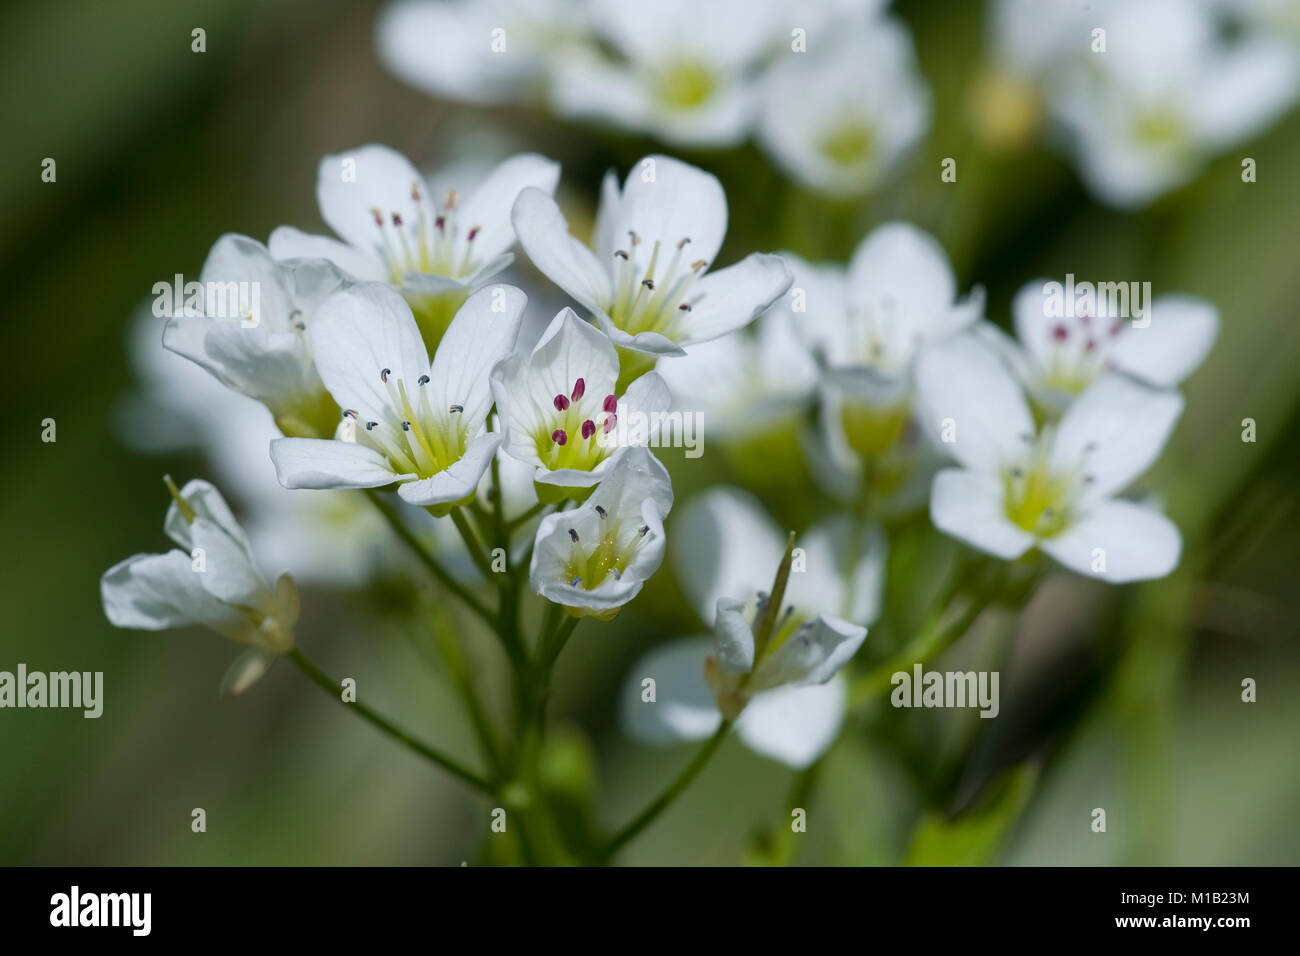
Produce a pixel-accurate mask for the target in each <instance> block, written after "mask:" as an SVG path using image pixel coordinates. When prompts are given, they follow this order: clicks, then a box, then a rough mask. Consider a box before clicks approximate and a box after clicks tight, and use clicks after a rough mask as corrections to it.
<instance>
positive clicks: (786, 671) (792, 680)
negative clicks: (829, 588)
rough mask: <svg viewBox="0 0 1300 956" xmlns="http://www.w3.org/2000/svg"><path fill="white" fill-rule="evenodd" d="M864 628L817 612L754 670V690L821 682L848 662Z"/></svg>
mask: <svg viewBox="0 0 1300 956" xmlns="http://www.w3.org/2000/svg"><path fill="white" fill-rule="evenodd" d="M866 637H867V629H866V628H865V627H860V626H859V625H857V624H850V623H849V622H848V621H845V620H841V619H840V618H838V617H833V616H831V615H827V614H819V615H818V616H817V617H815V618H813V619H812V620H811V621H809V622H808V623H807V624H805V625H804V626H803V627H800V628H799V629H798V630H797V631H796V632H795V633H794V634H792V635H790V637H788V638H786V640H785V641H784V642H783V643H782V644H781V646H780V647H778V648H777V649H776V650H775V651H773V652H772V653H771V654H769V655H765V657H764V659H763V661H762V662H761V663H760V664H759V665H758V669H757V670H756V671H755V673H754V679H753V681H752V682H751V686H752V687H753V688H754V689H755V690H765V689H768V688H772V687H784V686H787V685H790V686H801V685H804V684H824V683H826V682H827V681H828V680H830V679H831V678H832V677H834V676H835V675H836V674H837V673H839V671H840V669H841V668H842V667H844V665H845V664H847V663H848V662H849V659H850V658H851V657H852V656H853V655H854V654H856V653H857V652H858V648H859V647H861V646H862V642H863V641H864V640H866Z"/></svg>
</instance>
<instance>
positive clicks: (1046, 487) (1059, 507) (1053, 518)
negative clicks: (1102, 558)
mask: <svg viewBox="0 0 1300 956" xmlns="http://www.w3.org/2000/svg"><path fill="white" fill-rule="evenodd" d="M1003 482H1004V485H1005V489H1006V496H1005V499H1004V500H1005V507H1006V514H1007V518H1008V519H1010V521H1011V522H1012V524H1014V525H1016V526H1017V527H1019V528H1023V529H1024V530H1025V531H1028V532H1029V533H1031V534H1034V535H1037V536H1038V537H1041V538H1050V537H1052V536H1053V535H1056V534H1059V533H1060V532H1062V531H1064V530H1065V529H1066V527H1068V526H1069V524H1070V499H1071V497H1072V493H1073V490H1074V489H1073V482H1072V481H1070V480H1069V479H1066V478H1061V477H1058V476H1055V475H1053V474H1052V473H1051V472H1050V471H1049V470H1048V467H1047V462H1046V461H1045V457H1044V456H1042V455H1037V456H1035V459H1034V460H1033V461H1032V462H1031V463H1030V465H1029V466H1028V467H1027V468H1017V469H1013V470H1012V471H1009V472H1007V473H1006V475H1005V476H1004V478H1003Z"/></svg>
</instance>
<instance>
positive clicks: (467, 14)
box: [375, 0, 589, 103]
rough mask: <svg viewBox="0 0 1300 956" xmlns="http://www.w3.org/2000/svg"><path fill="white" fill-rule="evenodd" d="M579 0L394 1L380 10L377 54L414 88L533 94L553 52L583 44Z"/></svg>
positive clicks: (456, 94)
mask: <svg viewBox="0 0 1300 956" xmlns="http://www.w3.org/2000/svg"><path fill="white" fill-rule="evenodd" d="M586 7H587V4H586V3H585V2H584V0H445V2H444V0H398V2H396V3H390V4H389V5H388V6H386V7H385V8H384V9H383V11H382V12H381V13H380V15H379V22H378V25H377V27H376V31H375V40H376V46H377V47H378V50H379V58H380V60H381V61H383V63H384V65H385V66H387V67H388V68H389V69H390V70H392V71H393V73H395V74H396V75H397V76H398V77H399V78H400V79H402V80H404V81H406V82H407V83H409V84H411V85H412V86H414V87H416V88H418V89H421V90H424V91H425V92H427V93H432V94H434V95H435V96H446V97H449V98H451V99H456V100H465V101H468V102H471V103H496V102H502V101H510V100H518V99H533V98H536V97H537V96H538V94H539V93H540V92H541V89H544V87H545V83H546V78H547V74H548V73H549V71H550V68H551V65H552V63H553V62H554V60H555V59H556V57H558V56H561V55H563V53H564V51H565V50H566V49H567V48H568V47H569V46H571V45H573V44H576V43H583V42H586V41H587V40H588V39H589V37H588V28H587V10H586Z"/></svg>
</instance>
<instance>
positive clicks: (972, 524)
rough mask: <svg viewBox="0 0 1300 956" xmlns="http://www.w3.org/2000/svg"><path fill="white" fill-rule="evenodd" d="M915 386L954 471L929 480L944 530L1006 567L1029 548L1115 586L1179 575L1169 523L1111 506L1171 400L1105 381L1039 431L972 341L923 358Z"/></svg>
mask: <svg viewBox="0 0 1300 956" xmlns="http://www.w3.org/2000/svg"><path fill="white" fill-rule="evenodd" d="M917 379H918V390H919V394H920V401H921V404H922V406H923V408H924V410H925V413H924V420H925V421H926V423H927V424H928V425H929V426H930V427H932V428H933V429H934V431H935V433H936V434H937V435H938V436H939V438H940V439H941V440H942V439H943V438H944V436H945V433H946V434H947V436H948V438H949V441H948V442H946V443H944V444H943V445H942V447H944V448H946V449H947V450H948V451H949V452H950V453H951V454H952V456H953V457H954V458H955V459H956V460H957V461H958V462H959V463H960V464H961V466H962V467H961V468H948V469H945V470H943V471H941V472H939V474H937V475H936V476H935V479H934V486H933V488H932V492H931V499H930V517H931V520H933V522H934V524H935V526H936V527H938V528H939V529H940V530H941V531H944V532H945V533H947V534H950V535H952V536H953V537H956V538H960V539H961V540H963V541H965V542H967V543H968V544H970V545H972V546H973V547H976V548H978V549H980V550H981V551H985V552H987V553H989V554H992V555H994V556H996V557H998V558H1002V559H1003V560H1012V559H1015V558H1018V557H1020V556H1021V555H1023V554H1025V553H1026V552H1027V551H1029V550H1030V549H1031V548H1037V549H1038V550H1040V551H1042V552H1044V553H1045V554H1048V555H1050V556H1051V557H1053V558H1055V559H1056V560H1057V561H1059V562H1060V563H1061V564H1063V565H1065V566H1066V567H1067V568H1069V569H1071V570H1073V571H1077V572H1079V573H1080V574H1086V575H1090V576H1093V577H1097V578H1101V579H1103V580H1106V581H1111V582H1114V583H1122V582H1126V581H1135V580H1140V579H1144V578H1158V577H1163V576H1164V575H1166V574H1168V573H1169V572H1170V571H1172V570H1173V569H1174V567H1176V566H1177V564H1178V557H1179V552H1180V550H1181V539H1180V537H1179V534H1178V529H1177V528H1176V527H1175V526H1174V525H1173V523H1172V522H1171V521H1170V520H1169V519H1168V518H1166V517H1165V516H1164V515H1162V514H1159V513H1158V512H1156V511H1154V510H1152V509H1150V508H1146V507H1143V506H1141V505H1138V504H1135V503H1133V502H1129V501H1123V500H1120V499H1117V498H1115V497H1114V496H1115V495H1116V494H1117V493H1118V492H1120V491H1122V490H1123V489H1124V488H1125V487H1126V486H1127V485H1129V484H1130V483H1131V482H1132V481H1133V480H1134V479H1135V478H1137V477H1138V476H1139V475H1141V474H1142V473H1143V472H1144V471H1146V469H1147V468H1148V467H1149V466H1150V465H1151V463H1152V462H1153V461H1154V460H1155V459H1156V457H1157V456H1158V455H1159V454H1160V450H1161V448H1163V447H1164V444H1165V441H1166V440H1167V438H1168V437H1169V433H1170V432H1171V431H1172V430H1173V427H1174V423H1175V422H1176V421H1177V419H1178V416H1179V415H1180V414H1181V412H1182V408H1183V400H1182V397H1181V396H1180V395H1179V394H1178V393H1177V392H1174V391H1169V390H1157V389H1152V388H1149V387H1147V386H1144V385H1141V384H1139V383H1137V382H1135V381H1133V380H1132V379H1130V378H1128V377H1127V376H1124V375H1119V374H1112V375H1106V376H1103V377H1102V378H1100V379H1098V380H1097V381H1096V382H1094V383H1093V384H1092V385H1091V386H1089V387H1088V389H1087V390H1086V391H1085V392H1084V393H1083V394H1082V395H1080V396H1079V398H1078V399H1076V400H1075V401H1074V402H1073V403H1072V404H1071V405H1070V406H1069V408H1067V409H1066V411H1065V414H1064V416H1063V417H1062V418H1061V421H1060V424H1059V425H1056V426H1054V427H1053V426H1047V427H1045V428H1044V429H1043V430H1042V431H1041V432H1038V431H1037V430H1036V429H1035V426H1034V418H1033V415H1032V414H1031V412H1030V410H1029V406H1028V404H1027V403H1026V401H1025V398H1024V395H1023V394H1022V392H1021V390H1020V387H1019V386H1018V385H1017V383H1016V381H1015V379H1014V378H1013V377H1012V375H1011V373H1010V371H1009V370H1008V369H1007V368H1006V366H1005V365H1004V364H1003V363H1002V361H1001V360H1000V359H999V358H998V356H997V354H996V353H995V352H993V351H992V350H991V349H990V347H989V346H987V345H986V344H985V343H983V342H981V341H980V340H979V339H977V338H976V337H974V336H963V337H961V338H958V339H954V340H953V341H951V342H949V343H946V344H944V345H942V346H938V347H936V348H934V349H932V350H930V351H928V352H927V353H926V354H925V356H923V357H922V359H921V362H920V365H919V367H918V370H917Z"/></svg>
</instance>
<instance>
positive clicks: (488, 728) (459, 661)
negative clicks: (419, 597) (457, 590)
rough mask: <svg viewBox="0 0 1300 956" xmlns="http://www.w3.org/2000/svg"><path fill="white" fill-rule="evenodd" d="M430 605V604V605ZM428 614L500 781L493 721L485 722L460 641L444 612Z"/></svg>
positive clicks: (439, 609)
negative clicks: (431, 618)
mask: <svg viewBox="0 0 1300 956" xmlns="http://www.w3.org/2000/svg"><path fill="white" fill-rule="evenodd" d="M430 603H431V604H432V602H430ZM430 614H431V616H432V617H433V627H434V632H435V634H436V636H437V640H438V649H439V651H440V652H441V655H442V660H443V664H444V666H445V667H446V668H447V672H448V673H449V674H450V676H451V681H452V683H453V684H454V685H455V687H456V690H457V691H458V692H459V694H460V697H461V701H462V702H463V703H464V704H465V711H466V713H467V714H468V715H469V720H470V724H471V726H472V727H473V728H474V733H475V735H476V736H477V737H478V740H479V746H480V747H481V748H482V750H483V756H484V757H486V758H487V760H488V763H489V764H491V765H492V768H493V774H494V775H495V776H496V777H497V778H499V777H500V775H501V773H502V772H503V770H504V764H503V763H502V759H501V750H500V747H499V746H498V743H497V739H496V733H495V732H494V731H493V729H492V722H491V721H490V720H489V719H488V714H487V709H486V708H485V707H484V706H483V700H482V698H481V697H480V696H479V693H478V688H477V687H476V686H475V684H474V674H473V671H472V669H471V668H470V666H469V661H468V659H467V658H466V656H465V652H464V649H463V648H462V647H461V646H460V642H459V641H457V640H456V636H455V634H454V633H453V631H452V627H451V622H450V621H449V620H448V618H447V611H446V609H445V608H443V607H442V606H440V605H437V604H433V606H432V607H431V608H430Z"/></svg>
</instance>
